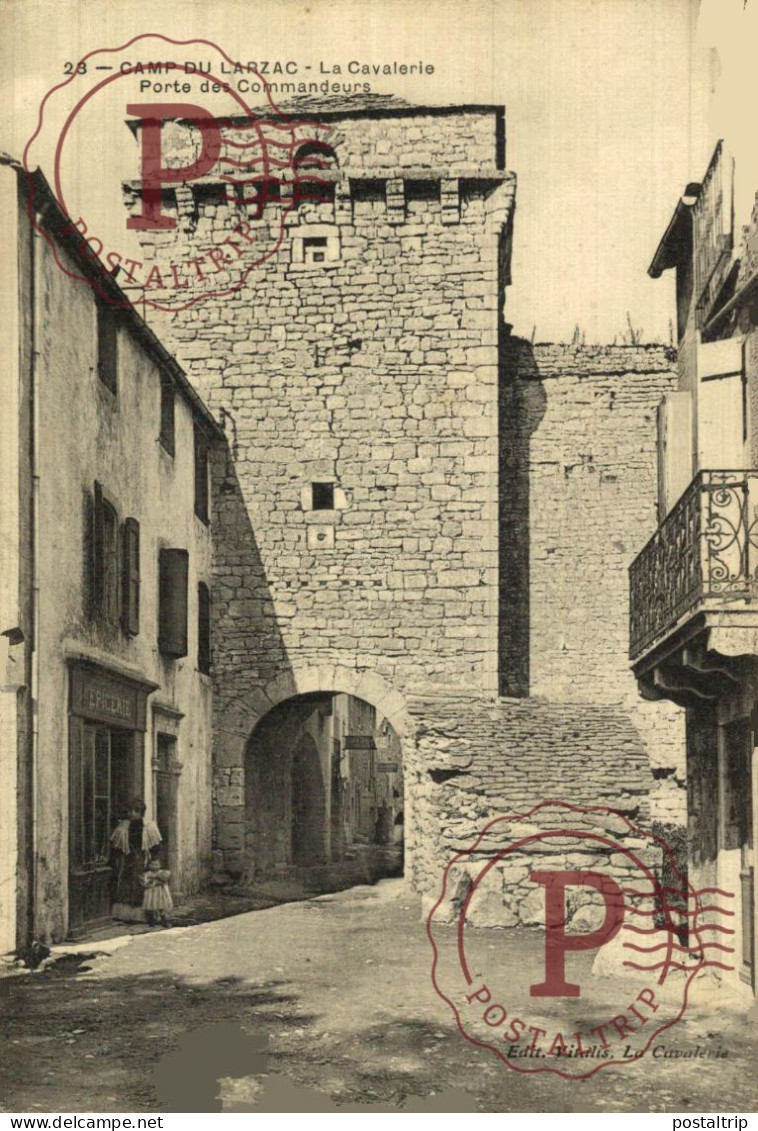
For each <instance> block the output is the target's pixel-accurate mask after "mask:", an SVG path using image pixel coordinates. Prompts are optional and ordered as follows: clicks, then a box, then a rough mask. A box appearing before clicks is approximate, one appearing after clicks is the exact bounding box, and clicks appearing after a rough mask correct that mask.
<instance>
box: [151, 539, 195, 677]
mask: <svg viewBox="0 0 758 1131" xmlns="http://www.w3.org/2000/svg"><path fill="white" fill-rule="evenodd" d="M158 574H159V580H158V607H159V611H158V648H159V649H160V651H161V652H163V653H164V655H166V656H186V655H187V579H188V575H189V553H188V552H187V550H161V551H160V554H159V559H158Z"/></svg>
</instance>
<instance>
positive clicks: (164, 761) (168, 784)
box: [153, 731, 179, 896]
mask: <svg viewBox="0 0 758 1131" xmlns="http://www.w3.org/2000/svg"><path fill="white" fill-rule="evenodd" d="M177 765H178V763H177V759H176V735H174V734H163V733H162V732H160V731H159V732H158V734H156V736H155V762H154V766H155V773H154V778H153V782H154V785H153V789H154V797H155V823H156V824H157V826H158V831H159V832H160V834H161V838H162V842H161V853H162V855H163V857H164V860H165V866H166V867H167V868H168V869H169V871H170V872H171V886H172V890H173V892H174V895H175V896H178V894H179V887H178V875H177V863H178V848H179V845H178V813H177V809H178V800H179V798H178V794H179V788H178V787H179V774H178V772H177Z"/></svg>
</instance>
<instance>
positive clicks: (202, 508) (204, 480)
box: [195, 424, 209, 522]
mask: <svg viewBox="0 0 758 1131" xmlns="http://www.w3.org/2000/svg"><path fill="white" fill-rule="evenodd" d="M195 514H196V515H197V517H198V518H200V519H202V521H203V522H208V520H209V511H208V441H207V439H206V437H205V434H204V433H203V430H202V428H200V427H199V426H198V425H197V424H195Z"/></svg>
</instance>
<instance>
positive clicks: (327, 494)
mask: <svg viewBox="0 0 758 1131" xmlns="http://www.w3.org/2000/svg"><path fill="white" fill-rule="evenodd" d="M311 503H312V507H313V510H314V511H333V510H334V484H333V483H312V484H311Z"/></svg>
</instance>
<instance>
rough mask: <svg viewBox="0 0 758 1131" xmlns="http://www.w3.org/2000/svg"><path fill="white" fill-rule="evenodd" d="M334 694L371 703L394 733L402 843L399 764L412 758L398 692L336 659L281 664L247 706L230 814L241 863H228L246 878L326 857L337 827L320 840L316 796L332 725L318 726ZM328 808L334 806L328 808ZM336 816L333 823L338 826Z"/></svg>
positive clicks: (288, 872) (408, 811) (324, 775)
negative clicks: (236, 805)
mask: <svg viewBox="0 0 758 1131" xmlns="http://www.w3.org/2000/svg"><path fill="white" fill-rule="evenodd" d="M340 694H342V695H348V696H353V697H354V698H355V699H358V700H361V701H363V702H364V703H366V704H369V705H370V706H371V707H373V708H374V711H375V712H376V719H377V722H379V720H386V721H387V722H388V723H389V724H390V726H391V728H392V730H393V731H394V732H395V734H396V735H397V738H398V739H399V740H400V744H401V747H402V752H403V766H404V770H403V778H404V780H405V782H406V786H405V790H404V794H401V795H400V796H401V797H403V801H402V802H401V805H402V808H403V814H402V819H403V820H404V823H405V830H404V831H405V836H406V843H407V836H408V825H409V824H410V823H411V820H412V796H411V791H410V790H409V789H408V785H407V780H408V779H407V777H406V775H405V767H406V765H408V763H410V762H412V761H413V750H414V748H415V746H414V742H413V737H412V725H411V718H410V714H409V712H408V709H407V707H406V704H405V700H404V698H403V696H402V695H401V694H400V693H399V692H397V691H396V690H395V689H394V688H392V687H391V686H390V685H389V684H388V683H387V682H386V681H385V680H384V679H382V678H381V677H380V676H378V675H376V674H375V673H372V672H359V671H356V670H354V669H350V668H342V667H339V666H325V667H312V668H305V669H300V670H299V671H296V672H287V673H284V674H282V675H280V676H278V677H277V678H275V679H273V680H271V681H270V682H269V683H268V684H266V686H265V687H263V688H262V689H259V690H258V691H257V692H256V703H255V709H254V711H252V712H250V713H249V714H248V718H250V719H251V722H252V725H251V726H250V729H249V732H248V734H247V738H246V741H245V743H244V751H243V753H242V758H241V760H240V765H241V774H242V779H241V783H240V784H241V787H242V788H241V790H240V793H241V796H240V798H239V801H240V803H241V805H240V809H239V810H238V814H237V815H236V817H234V818H233V819H235V820H236V821H237V822H238V823H239V825H240V828H239V833H240V834H241V843H240V844H239V845H238V849H239V850H240V857H241V858H240V859H239V865H240V867H238V868H237V869H235V870H237V871H239V870H242V871H243V872H244V874H245V875H246V876H247V878H248V879H249V880H252V881H257V880H258V879H259V878H260V879H265V878H266V877H267V876H268V877H273V878H276V876H282V877H285V878H289V877H291V876H292V875H293V872H292V868H293V867H294V868H302V867H305V866H306V860H308V861H310V862H311V863H312V864H313V865H318V864H327V865H328V864H329V859H330V852H331V851H333V846H334V845H335V843H337V841H336V840H335V839H334V837H335V836H336V835H337V834H336V833H335V831H334V828H333V829H332V840H331V842H330V841H329V836H328V834H327V835H326V837H325V838H324V840H323V841H322V840H321V839H320V836H319V832H318V827H319V821H321V822H322V826H321V827H322V828H323V821H324V819H325V809H324V806H323V804H321V805H320V804H319V797H321V800H322V802H323V797H324V791H325V790H326V791H327V792H328V791H330V788H331V774H332V772H333V771H332V765H331V749H332V738H331V735H332V734H333V732H332V731H326V732H325V731H324V730H319V729H318V728H319V727H320V726H321V725H322V722H323V720H322V719H321V718H320V716H321V715H322V714H323V715H324V716H325V717H328V716H329V715H330V714H331V709H330V706H329V705H330V704H331V702H332V697H333V696H335V695H340ZM252 715H254V716H256V717H254V718H252V717H251V716H252ZM304 728H305V731H307V732H308V733H304ZM314 728H315V729H314ZM357 733H363V732H362V731H358V732H357ZM314 735H315V737H316V740H317V741H316V742H314ZM327 750H328V751H329V754H328V755H327V754H326V751H327ZM319 751H320V753H319ZM319 758H321V762H320V764H319ZM319 765H320V770H321V777H319ZM377 804H378V802H377ZM382 804H384V802H382ZM329 812H330V813H333V812H335V811H334V810H332V809H331V808H330V810H329ZM336 812H339V810H337V811H336ZM337 820H338V824H337V826H336V828H340V827H341V825H340V823H339V819H338V818H337ZM295 823H298V824H299V825H300V826H301V828H300V832H296V831H295V829H294V825H295ZM300 833H302V835H300ZM330 843H331V846H332V848H331V849H330V848H329V844H330ZM323 848H326V849H327V851H326V852H324V851H323ZM331 858H332V859H333V857H331ZM298 875H299V872H298Z"/></svg>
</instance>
